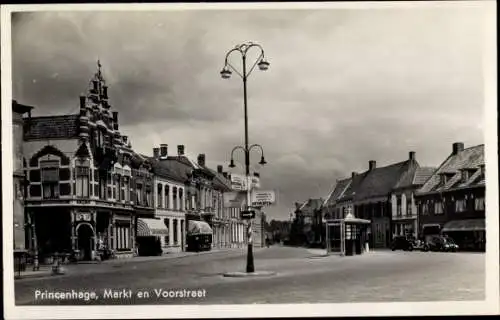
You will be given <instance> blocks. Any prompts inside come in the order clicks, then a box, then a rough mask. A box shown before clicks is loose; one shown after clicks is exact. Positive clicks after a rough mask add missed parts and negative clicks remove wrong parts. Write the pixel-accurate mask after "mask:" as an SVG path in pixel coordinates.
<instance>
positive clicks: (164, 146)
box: [160, 143, 168, 158]
mask: <svg viewBox="0 0 500 320" xmlns="http://www.w3.org/2000/svg"><path fill="white" fill-rule="evenodd" d="M167 155H168V144H166V143H162V144H160V157H162V158H166V157H167Z"/></svg>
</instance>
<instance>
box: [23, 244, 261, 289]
mask: <svg viewBox="0 0 500 320" xmlns="http://www.w3.org/2000/svg"><path fill="white" fill-rule="evenodd" d="M241 249H243V248H230V249H229V250H217V251H211V250H210V251H201V252H189V253H187V254H185V252H184V254H182V255H169V254H166V255H164V256H161V257H157V258H156V259H155V258H153V259H145V260H136V261H134V258H129V259H116V260H105V261H101V262H97V263H95V262H90V263H76V264H70V265H72V266H78V265H82V266H84V265H102V266H110V267H114V266H120V265H126V264H129V263H146V262H154V261H164V260H172V259H181V258H187V257H194V256H201V255H206V254H216V253H228V252H229V253H230V252H238V251H240V250H241ZM256 249H257V250H260V249H263V248H256ZM256 249H254V252H255V251H257V250H256ZM70 268H71V267H70ZM65 269H66V273H65V274H57V275H54V274H52V271H51V270H48V271H40V272H43V273H40V274H38V273H36V274H32V273H30V274H25V275H23V274H21V276H20V277H17V275H15V276H14V280H15V281H22V280H34V279H46V278H53V277H68V276H72V275H74V274H73V273H72V272H71V271H70V270H68V269H69V268H65ZM90 273H93V272H90ZM96 273H99V271H97V272H96Z"/></svg>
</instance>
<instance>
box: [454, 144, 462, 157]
mask: <svg viewBox="0 0 500 320" xmlns="http://www.w3.org/2000/svg"><path fill="white" fill-rule="evenodd" d="M462 151H464V143H463V142H455V143H454V144H453V153H452V154H453V155H457V154H458V153H459V152H462Z"/></svg>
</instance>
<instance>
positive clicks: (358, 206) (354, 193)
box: [323, 152, 420, 248]
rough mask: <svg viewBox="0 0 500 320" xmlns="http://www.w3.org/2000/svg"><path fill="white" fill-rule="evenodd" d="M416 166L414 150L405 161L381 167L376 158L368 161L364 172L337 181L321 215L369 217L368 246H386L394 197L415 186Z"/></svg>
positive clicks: (388, 240) (387, 244)
mask: <svg viewBox="0 0 500 320" xmlns="http://www.w3.org/2000/svg"><path fill="white" fill-rule="evenodd" d="M419 168H420V165H419V164H418V162H417V161H416V159H415V152H410V153H409V158H408V160H405V161H401V162H398V163H395V164H392V165H388V166H385V167H377V165H376V161H374V160H370V161H369V162H368V170H367V171H365V172H363V173H356V172H353V173H352V174H351V177H350V178H347V179H341V180H337V182H336V186H335V188H334V189H333V191H332V192H331V193H330V194H329V195H328V197H327V199H326V200H325V202H324V204H323V215H324V216H325V217H327V218H330V219H331V218H333V219H344V218H345V217H346V216H347V215H348V214H349V213H350V214H352V215H353V216H354V217H355V218H360V219H366V220H371V225H370V227H369V228H368V237H369V239H370V246H371V247H375V248H384V247H388V246H389V245H390V242H391V241H392V237H393V232H392V230H391V229H392V228H391V222H392V217H393V212H397V208H398V205H397V196H398V195H401V194H402V193H403V190H412V188H415V186H413V182H414V181H415V177H416V176H417V172H418V170H420V169H419Z"/></svg>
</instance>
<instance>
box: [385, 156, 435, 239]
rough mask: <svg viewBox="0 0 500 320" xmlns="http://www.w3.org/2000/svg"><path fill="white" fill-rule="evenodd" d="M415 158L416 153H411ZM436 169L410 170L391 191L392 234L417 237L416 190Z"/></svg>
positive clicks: (421, 168) (419, 168)
mask: <svg viewBox="0 0 500 320" xmlns="http://www.w3.org/2000/svg"><path fill="white" fill-rule="evenodd" d="M410 158H412V159H415V153H413V152H412V153H410ZM434 171H436V168H431V167H417V168H416V169H415V170H408V171H407V172H406V173H407V174H406V176H403V177H402V178H401V180H400V181H399V182H398V184H397V185H396V186H395V187H394V188H393V189H392V191H391V206H392V210H391V211H392V226H391V230H392V234H393V235H400V236H403V235H409V236H413V237H417V236H418V234H419V229H418V223H417V215H418V212H417V205H416V202H415V192H416V191H417V190H418V189H419V188H420V187H422V185H423V184H424V182H425V181H427V179H429V177H430V176H431V175H432V174H433V173H434Z"/></svg>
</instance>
